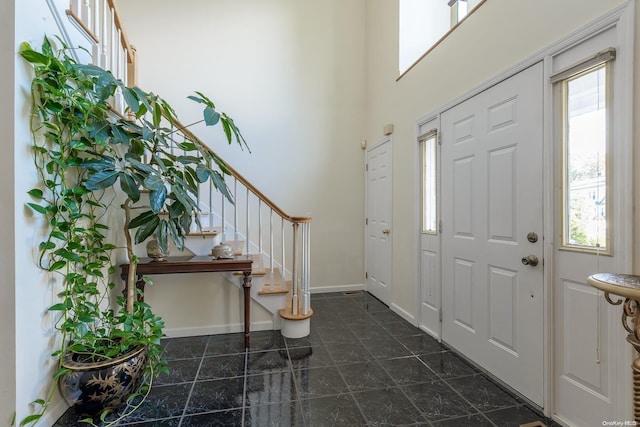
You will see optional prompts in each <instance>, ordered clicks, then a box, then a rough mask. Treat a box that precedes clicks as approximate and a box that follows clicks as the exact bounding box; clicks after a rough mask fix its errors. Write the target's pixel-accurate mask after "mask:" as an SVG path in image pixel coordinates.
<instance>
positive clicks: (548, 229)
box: [413, 1, 638, 417]
mask: <svg viewBox="0 0 640 427" xmlns="http://www.w3.org/2000/svg"><path fill="white" fill-rule="evenodd" d="M634 19H635V7H634V2H633V1H628V2H625V3H623V4H622V5H619V6H617V7H615V8H613V9H612V10H611V11H609V12H608V13H606V14H604V15H603V16H601V17H599V18H597V19H595V20H594V21H593V22H591V23H590V24H588V25H586V26H584V27H583V28H580V29H578V30H575V31H573V32H572V33H570V34H568V35H567V36H565V37H563V38H562V39H560V40H558V41H556V42H555V43H552V44H551V45H549V46H547V47H546V48H544V49H542V50H541V51H539V52H537V53H535V54H534V55H532V56H530V57H529V58H527V59H525V60H524V61H522V62H520V63H518V64H515V65H513V66H512V67H509V68H507V69H506V70H505V71H503V72H502V73H499V74H498V75H496V76H494V77H493V78H491V79H489V80H487V81H485V82H484V83H482V84H481V85H479V86H477V87H475V88H473V89H472V90H470V91H468V92H466V93H464V94H463V95H461V96H459V97H457V98H455V99H453V100H452V101H450V102H448V103H446V104H444V105H442V106H440V107H439V108H437V109H436V110H435V111H432V112H430V113H429V114H426V115H424V116H422V117H420V118H419V119H418V120H417V121H416V122H415V126H414V139H413V141H414V143H415V144H414V158H416V159H417V160H416V163H415V174H414V176H415V183H416V185H415V188H416V189H417V190H416V191H415V195H416V198H415V200H416V204H415V205H416V206H415V213H416V215H415V218H416V223H415V227H414V230H415V233H416V234H415V235H416V236H418V238H417V239H416V240H417V243H416V254H417V260H416V275H415V277H416V283H415V289H416V292H415V295H416V303H415V310H416V311H415V312H416V313H418V315H417V317H418V323H420V322H421V319H420V314H419V313H420V296H421V288H422V285H421V275H420V238H419V236H420V231H421V230H420V222H419V220H420V192H419V188H420V179H421V174H420V163H419V143H418V139H419V137H420V135H422V134H424V133H425V132H426V131H427V130H428V129H430V128H433V127H434V124H433V123H434V120H436V126H435V127H436V128H437V129H438V131H440V123H441V115H442V113H443V112H444V111H446V110H448V109H450V108H452V107H454V106H456V105H458V104H460V103H462V102H464V101H466V100H468V99H470V98H472V97H473V96H475V95H477V94H479V93H481V92H483V91H485V90H487V89H489V88H490V87H492V86H495V85H497V84H498V83H500V82H502V81H504V80H506V79H508V78H510V77H512V76H514V75H515V74H517V73H519V72H520V71H522V70H524V69H526V68H528V67H530V66H531V65H533V64H535V63H537V62H541V61H542V62H543V67H544V88H543V108H544V111H543V166H542V167H543V205H544V206H543V229H544V245H543V253H544V254H545V256H546V259H545V260H544V261H545V266H544V267H545V271H544V275H543V281H544V283H543V292H544V308H543V317H544V319H543V321H544V324H543V343H544V346H545V350H544V360H543V372H544V380H543V382H544V385H543V390H544V391H543V393H544V397H543V402H544V403H543V405H544V406H543V408H542V409H543V411H544V414H545V416H548V417H552V416H553V415H554V413H555V408H554V407H553V405H554V395H553V393H554V390H553V386H554V366H553V358H554V346H553V339H554V331H553V325H554V324H553V321H554V318H553V310H554V305H553V302H554V299H553V286H552V285H553V280H554V273H555V269H554V263H555V258H554V255H553V254H555V249H556V247H557V244H556V242H555V240H556V236H555V228H554V225H555V221H556V215H555V209H556V208H557V203H558V201H557V200H555V197H554V179H553V177H554V176H555V172H556V171H555V170H554V164H555V163H554V160H555V156H556V152H555V151H556V150H555V148H554V139H555V134H554V129H553V102H554V99H553V98H554V97H553V87H552V85H551V84H550V83H549V77H550V75H551V69H552V63H553V62H552V61H553V57H554V56H555V55H558V54H559V53H561V52H563V51H565V50H567V49H569V48H571V47H573V46H576V45H578V44H579V43H580V42H581V41H583V40H585V39H587V38H589V37H591V36H593V35H596V34H598V33H599V32H601V31H604V30H606V29H608V28H611V27H612V26H616V25H618V26H620V45H619V46H618V47H620V46H622V47H621V49H622V51H623V52H624V55H621V56H620V57H619V58H618V59H617V62H618V65H617V66H618V67H620V68H621V69H622V73H621V74H622V75H623V82H622V83H623V84H624V83H625V82H626V83H630V82H633V74H634V68H633V62H634V58H633V46H634ZM620 92H621V93H618V94H617V95H616V96H618V97H619V98H620V99H619V105H622V106H624V108H622V109H621V111H616V114H617V115H620V116H619V117H620V119H619V121H620V123H622V126H621V129H619V136H620V138H619V140H618V141H619V144H620V146H621V147H622V148H621V149H618V150H617V151H616V159H617V160H616V161H617V162H618V163H617V165H618V166H617V167H616V170H615V171H614V174H615V178H614V180H615V181H616V182H618V183H621V182H624V181H623V180H621V179H620V177H621V176H626V177H634V173H633V168H632V166H633V163H632V158H633V150H632V148H633V94H632V93H630V92H629V91H626V92H624V91H620ZM621 152H622V153H621ZM636 158H638V156H637V155H636ZM440 173H441V170H439V171H438V174H439V175H438V177H439V183H438V193H439V192H440V186H441V175H440ZM632 183H633V179H629V180H627V182H626V184H627V185H625V186H624V187H625V188H617V189H616V190H615V192H614V194H615V196H616V200H625V199H626V200H633V191H634V188H633V185H632ZM440 214H441V211H440V206H438V215H439V216H440ZM615 220H616V221H617V229H618V230H619V229H621V228H623V229H625V228H626V229H628V230H633V225H634V221H633V213H632V212H631V210H630V209H628V210H626V211H623V212H618V214H617V215H616V217H615ZM627 234H628V235H626V236H625V235H624V234H622V233H619V232H618V233H617V235H616V236H615V237H614V238H615V240H616V241H617V242H618V243H617V244H616V246H617V251H618V255H617V261H616V264H617V269H618V271H633V260H632V256H631V254H632V250H633V239H632V237H630V235H631V234H632V233H627ZM439 256H440V260H439V261H440V265H442V257H441V254H440V255H439ZM636 273H637V272H636ZM440 286H442V283H440ZM620 329H622V325H620ZM614 342H615V344H616V345H615V349H614V350H613V351H612V353H613V354H612V359H613V360H615V362H614V363H616V364H618V365H619V366H623V367H624V368H623V369H621V372H620V375H618V376H617V377H616V378H614V379H613V380H614V381H616V382H617V383H618V384H620V385H621V387H618V388H617V391H616V392H615V393H614V397H615V398H616V408H617V412H618V413H619V414H621V416H622V415H624V414H632V410H631V408H632V402H631V399H630V398H628V397H630V396H631V395H630V394H627V393H631V390H632V378H631V375H630V369H629V368H628V367H629V366H630V365H631V362H632V352H631V351H628V350H629V348H628V347H629V344H627V343H626V341H625V339H624V335H623V334H618V335H616V337H615V339H614ZM622 371H624V372H622Z"/></svg>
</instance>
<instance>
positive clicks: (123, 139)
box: [111, 125, 131, 145]
mask: <svg viewBox="0 0 640 427" xmlns="http://www.w3.org/2000/svg"><path fill="white" fill-rule="evenodd" d="M111 133H112V134H113V140H114V142H116V143H120V144H125V145H129V142H130V141H131V137H130V136H129V134H127V132H125V131H124V130H122V128H121V127H120V126H118V125H111Z"/></svg>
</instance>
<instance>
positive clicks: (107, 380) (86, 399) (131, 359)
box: [58, 347, 147, 415]
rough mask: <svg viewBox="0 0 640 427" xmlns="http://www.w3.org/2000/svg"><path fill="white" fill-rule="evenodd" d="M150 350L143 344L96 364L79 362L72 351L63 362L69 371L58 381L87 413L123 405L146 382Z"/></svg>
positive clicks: (64, 393)
mask: <svg viewBox="0 0 640 427" xmlns="http://www.w3.org/2000/svg"><path fill="white" fill-rule="evenodd" d="M146 350H147V349H146V347H139V348H137V349H134V350H132V351H130V352H129V353H126V354H124V355H122V356H120V357H118V358H116V359H113V360H109V361H106V362H93V363H83V362H78V361H76V360H74V355H73V354H72V353H67V354H66V355H65V357H64V358H63V361H62V365H63V366H64V367H65V368H67V369H69V372H68V373H66V374H64V375H62V376H61V377H60V378H59V380H58V386H59V387H60V392H61V393H62V396H63V397H64V399H65V400H66V401H67V403H68V404H69V405H73V406H74V407H75V409H76V411H78V412H79V413H81V414H85V415H98V414H100V413H101V412H102V411H103V410H105V409H110V410H113V411H117V410H119V409H121V408H123V407H124V406H126V404H127V399H128V398H129V396H131V394H133V393H134V392H135V391H136V390H137V389H138V387H139V386H140V384H141V382H142V378H143V376H144V370H145V367H146V365H147V351H146Z"/></svg>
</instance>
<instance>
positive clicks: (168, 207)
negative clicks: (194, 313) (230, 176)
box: [20, 38, 246, 425]
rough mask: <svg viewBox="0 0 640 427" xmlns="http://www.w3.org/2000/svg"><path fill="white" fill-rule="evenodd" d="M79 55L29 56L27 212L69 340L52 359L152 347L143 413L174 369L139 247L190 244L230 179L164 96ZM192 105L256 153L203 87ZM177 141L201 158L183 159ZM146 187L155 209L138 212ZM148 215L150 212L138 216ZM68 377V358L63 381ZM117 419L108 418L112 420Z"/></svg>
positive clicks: (60, 326)
mask: <svg viewBox="0 0 640 427" xmlns="http://www.w3.org/2000/svg"><path fill="white" fill-rule="evenodd" d="M69 50H70V49H69V47H67V46H65V45H62V47H61V48H60V49H55V48H54V46H53V44H52V43H51V41H50V40H49V39H47V38H45V39H44V41H43V43H42V46H41V50H40V51H37V50H34V49H33V48H32V47H31V46H30V45H29V44H27V43H23V44H22V46H21V51H20V54H21V55H22V57H23V58H24V59H25V60H26V61H28V62H29V63H30V64H31V65H32V66H33V69H34V74H35V75H34V78H33V80H32V84H31V95H32V115H31V131H32V135H33V159H34V166H35V169H36V171H37V173H38V177H39V185H38V186H37V187H36V188H34V189H32V190H31V191H29V195H30V196H31V197H32V198H33V202H30V203H28V205H29V206H30V208H31V209H32V210H33V211H34V212H36V213H38V214H40V215H42V216H43V218H44V219H45V220H46V225H47V235H46V237H45V238H44V239H43V240H42V242H41V243H40V244H39V257H38V260H37V264H38V266H39V267H40V268H42V269H43V270H45V271H47V272H49V273H51V274H52V275H54V276H56V277H58V278H59V279H60V280H57V281H56V283H57V284H58V285H57V286H59V289H57V297H58V301H57V302H56V303H55V304H53V305H51V306H50V307H49V308H48V310H49V311H50V312H51V313H53V314H54V315H55V317H56V322H55V328H56V329H57V330H58V331H59V332H60V333H61V338H60V340H59V342H60V346H59V348H57V349H55V350H54V351H53V352H52V354H51V355H52V357H54V358H57V359H58V360H61V359H62V356H63V355H64V354H66V353H67V352H73V353H75V354H76V357H77V358H80V359H82V360H86V361H101V360H109V359H111V358H114V357H116V356H118V355H122V354H124V353H127V352H128V351H131V350H132V349H134V348H136V347H139V346H144V347H146V348H147V351H148V358H149V361H150V362H149V365H148V371H147V376H146V378H147V383H146V384H145V386H143V387H142V388H141V390H140V392H139V393H138V394H137V395H135V396H134V397H133V400H131V404H132V405H131V409H135V408H136V407H137V405H139V404H140V398H141V397H144V395H145V393H148V390H149V388H150V385H151V382H152V380H153V376H154V375H157V374H158V373H159V372H162V371H166V364H165V363H164V361H163V360H162V358H161V352H162V349H161V347H160V339H161V338H162V336H163V327H164V322H163V320H162V319H161V318H160V317H159V316H157V315H156V314H154V313H153V311H152V308H151V307H150V306H149V305H148V304H147V303H145V302H143V301H142V300H141V298H139V296H140V295H138V294H139V293H140V291H139V290H137V289H136V287H135V278H136V274H135V271H136V269H135V266H136V265H137V262H138V260H137V258H136V256H135V254H134V253H133V244H134V243H141V242H143V241H144V240H145V239H147V238H148V237H150V236H154V237H155V238H156V239H158V242H159V244H160V246H161V248H162V249H164V250H166V248H167V244H168V240H171V241H173V242H174V243H175V244H176V245H177V246H178V248H179V249H182V248H183V245H184V238H185V236H186V235H187V233H188V232H189V230H190V228H191V223H192V221H193V219H194V218H195V220H196V221H198V215H197V213H198V211H199V207H198V205H197V202H196V200H197V195H198V184H199V183H202V182H205V181H208V180H210V181H211V182H212V183H213V185H214V186H215V187H216V188H218V189H219V190H220V191H221V192H222V193H223V194H225V195H226V196H227V198H229V200H231V196H230V195H229V193H228V191H227V187H226V184H225V182H224V174H225V173H228V171H227V168H226V166H225V164H224V162H223V161H222V160H221V159H220V158H218V157H217V156H216V155H215V154H214V153H212V152H211V151H210V150H208V149H206V148H205V147H202V146H201V145H200V144H199V143H198V142H197V141H191V140H188V139H186V137H183V136H182V134H180V133H179V132H176V129H174V128H172V125H173V123H174V121H175V120H176V115H175V112H174V110H173V108H172V107H171V106H170V105H169V104H168V103H167V102H166V101H165V100H163V99H162V98H160V97H158V96H157V95H155V94H153V93H148V92H144V91H142V90H141V89H139V88H129V87H127V86H126V85H124V83H123V82H122V81H120V80H118V79H115V78H114V77H113V75H112V74H111V73H110V72H109V71H105V70H103V69H101V68H99V67H96V66H92V65H84V64H79V63H77V62H76V61H75V60H74V59H73V57H72V56H70V55H69ZM116 93H118V94H119V95H121V96H122V97H123V98H124V100H125V102H126V105H127V109H128V113H129V116H128V117H123V116H121V115H118V114H116V113H114V112H113V110H112V108H111V106H110V105H111V103H112V101H113V99H114V95H115V94H116ZM189 98H191V99H192V100H194V101H196V102H198V103H200V104H202V105H203V107H204V112H203V119H202V121H204V122H205V123H206V124H207V125H210V126H214V125H216V124H220V125H221V126H222V128H223V130H224V133H225V136H226V139H227V141H228V142H229V143H231V142H232V141H234V140H235V141H236V142H237V143H238V144H239V145H241V146H246V143H245V141H244V138H243V137H242V135H241V133H240V131H239V129H238V128H237V127H236V125H235V123H234V122H233V120H232V119H231V118H230V117H228V116H227V115H226V114H224V113H221V112H218V111H217V110H216V109H215V105H214V103H213V102H212V101H211V100H210V99H209V98H207V97H206V96H205V95H203V94H202V93H199V92H196V95H194V96H191V97H189ZM178 135H180V137H179V136H178ZM178 138H181V139H180V140H176V139H178ZM182 138H185V139H182ZM172 145H174V146H178V147H179V148H180V149H182V150H184V152H193V153H196V154H195V155H193V154H191V155H187V154H174V153H173V151H172V149H171V147H172ZM142 190H146V192H147V193H148V202H145V203H144V204H142V205H137V203H142V202H141V201H140V199H141V192H142ZM123 199H124V202H122V200H123ZM138 210H141V211H142V212H141V213H140V214H138V215H137V216H136V217H135V218H133V219H131V218H130V215H131V213H132V212H134V211H138ZM114 215H117V216H120V218H122V219H123V223H124V225H123V230H122V231H123V233H124V236H125V241H126V251H127V258H128V259H129V262H130V264H131V267H132V268H130V273H132V274H130V277H129V279H128V281H127V284H126V287H125V289H126V291H127V293H126V297H125V296H124V295H119V296H117V297H116V298H115V300H112V299H113V298H112V295H113V294H114V292H115V291H114V289H115V288H116V284H115V282H114V281H113V277H114V275H115V272H116V266H115V264H114V258H115V257H114V251H116V250H118V249H121V248H119V247H117V246H116V244H115V243H114V242H113V241H112V239H113V234H114V233H113V230H111V228H110V226H109V221H108V220H109V219H111V218H113V216H114ZM125 217H126V220H124V218H125ZM111 222H113V221H111ZM198 225H199V224H198ZM133 230H135V237H133V238H132V237H131V234H130V232H131V231H133ZM137 293H138V294H137ZM65 372H66V370H65V368H64V367H63V366H62V364H61V362H60V364H59V365H58V369H57V371H56V373H55V374H54V379H57V378H58V377H60V376H61V375H63V374H64V373H65ZM52 396H53V388H52V390H51V393H49V395H48V396H47V397H46V398H41V399H37V400H35V401H34V402H33V403H34V404H35V405H37V406H39V408H40V410H39V411H37V413H35V414H32V415H29V416H27V417H25V418H24V419H23V420H22V421H21V423H20V425H28V424H35V423H37V421H38V420H39V419H40V418H41V416H42V414H43V413H44V411H45V410H46V409H47V407H48V405H49V402H50V401H51V399H52ZM134 403H135V404H134ZM108 415H110V414H109V413H108V412H104V413H103V414H102V415H101V419H102V421H104V420H106V419H107V416H108ZM118 419H119V418H118ZM85 421H86V422H93V421H92V420H85Z"/></svg>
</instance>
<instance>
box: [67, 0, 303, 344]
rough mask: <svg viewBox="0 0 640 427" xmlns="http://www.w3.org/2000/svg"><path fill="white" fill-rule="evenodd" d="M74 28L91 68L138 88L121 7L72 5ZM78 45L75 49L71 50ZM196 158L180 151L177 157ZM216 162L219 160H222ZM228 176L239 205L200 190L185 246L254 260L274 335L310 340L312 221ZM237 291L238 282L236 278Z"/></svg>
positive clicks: (256, 286) (256, 287) (95, 2)
mask: <svg viewBox="0 0 640 427" xmlns="http://www.w3.org/2000/svg"><path fill="white" fill-rule="evenodd" d="M66 15H67V16H68V18H69V22H70V23H71V24H72V25H73V26H74V27H76V28H77V29H78V30H79V31H80V32H82V33H83V34H85V36H86V39H87V42H88V43H89V44H90V47H91V49H88V51H89V52H91V58H90V62H91V63H93V64H95V65H98V66H100V67H102V68H104V69H108V70H111V72H112V73H113V74H114V76H115V77H116V78H119V79H121V80H122V81H123V82H125V83H126V84H127V86H129V87H133V86H135V85H136V62H135V56H136V55H135V53H136V52H135V49H134V48H133V47H132V46H131V45H130V44H129V41H128V39H127V36H126V32H125V30H124V28H123V27H122V24H121V19H120V16H119V13H118V8H117V5H116V2H115V0H71V2H70V5H69V9H67V10H66ZM69 44H70V45H71V43H69ZM124 106H125V103H124V100H123V97H122V94H120V93H116V94H115V96H114V97H113V99H112V107H113V110H114V111H116V112H118V113H120V114H126V111H125V108H124ZM166 125H167V126H168V127H169V126H171V127H173V128H174V129H175V136H176V137H175V140H176V141H181V140H182V138H183V137H185V138H187V139H189V140H190V141H192V142H194V143H196V144H198V145H199V146H200V147H201V148H202V149H204V150H207V151H209V152H212V150H211V149H210V148H209V147H207V146H206V145H205V144H204V143H203V142H202V141H201V140H200V139H199V138H198V137H197V136H196V135H194V134H193V133H192V132H190V131H189V130H188V129H186V128H185V126H184V125H182V124H181V123H178V122H175V121H174V123H166ZM174 151H175V153H176V154H182V155H187V156H188V155H196V156H199V152H197V151H193V152H189V151H184V150H182V149H181V148H178V146H177V145H175V146H173V147H172V148H171V152H172V153H173V152H174ZM216 157H217V156H216ZM226 167H227V169H228V171H229V175H227V176H225V177H224V180H225V183H226V185H227V188H228V189H229V191H230V196H231V199H232V200H233V203H231V202H229V200H227V198H226V197H225V196H224V195H222V194H221V193H220V192H218V190H216V188H215V187H214V186H213V185H212V183H211V181H208V182H206V183H204V184H201V185H200V188H199V195H198V199H197V205H198V206H199V207H200V212H199V213H198V217H197V218H195V219H196V220H197V221H194V223H196V222H199V224H200V225H201V226H200V227H194V228H193V229H192V232H191V233H190V234H189V236H188V237H187V239H185V246H186V249H187V250H189V251H190V252H192V253H193V254H195V255H210V254H211V251H212V248H213V247H214V246H215V245H216V244H218V243H220V242H225V243H227V244H228V245H230V246H231V247H232V248H233V250H234V253H235V254H236V255H250V256H252V257H253V258H254V271H253V285H252V288H251V296H252V298H253V299H254V300H255V301H256V302H257V303H258V304H260V305H261V306H262V307H264V308H265V309H267V310H268V311H269V312H271V313H272V314H273V317H274V322H273V324H274V329H278V328H280V329H281V330H282V334H283V335H284V336H285V337H289V338H299V337H303V336H306V335H308V334H309V325H310V318H311V316H312V315H313V310H312V309H311V306H310V303H311V298H310V297H311V295H310V287H309V282H310V225H311V218H310V217H306V216H293V215H290V214H287V213H286V212H284V211H283V210H282V209H280V208H279V207H278V206H277V205H276V204H275V203H273V202H272V201H271V200H270V199H269V198H267V197H266V196H265V195H264V194H263V193H262V192H260V191H259V190H258V189H257V188H256V187H254V186H253V185H252V184H251V183H249V182H248V181H247V180H246V179H245V178H244V177H243V176H242V175H240V174H239V173H238V172H237V171H236V170H235V169H233V168H232V167H230V166H228V165H226ZM229 279H230V281H231V282H232V283H233V284H235V285H236V286H240V285H239V280H237V277H234V274H232V273H230V274H229Z"/></svg>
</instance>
